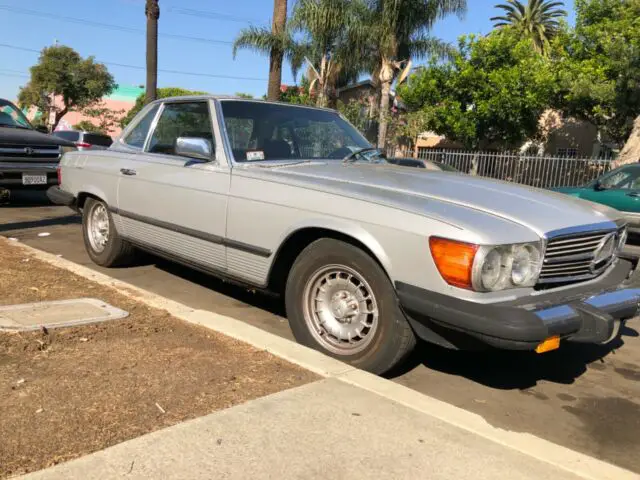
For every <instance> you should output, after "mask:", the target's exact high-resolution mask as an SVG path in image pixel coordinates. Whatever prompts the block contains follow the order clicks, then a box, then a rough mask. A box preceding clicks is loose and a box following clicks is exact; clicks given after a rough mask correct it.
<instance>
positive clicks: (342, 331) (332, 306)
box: [303, 265, 378, 355]
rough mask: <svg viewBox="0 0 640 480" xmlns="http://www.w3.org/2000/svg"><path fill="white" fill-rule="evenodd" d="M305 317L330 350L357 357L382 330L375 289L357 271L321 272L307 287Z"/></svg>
mask: <svg viewBox="0 0 640 480" xmlns="http://www.w3.org/2000/svg"><path fill="white" fill-rule="evenodd" d="M303 301H304V317H305V321H306V322H307V326H308V327H309V330H310V331H311V333H312V334H313V336H314V337H315V338H316V340H317V341H318V342H319V343H320V344H321V345H322V346H323V347H324V348H326V349H327V350H329V351H330V352H333V353H335V354H338V355H353V354H356V353H359V352H361V351H362V350H364V349H365V348H366V347H367V346H368V345H369V344H370V343H371V341H372V340H373V337H374V334H375V332H376V330H377V328H378V305H377V303H376V298H375V296H374V294H373V290H372V289H371V287H370V286H369V284H368V283H367V281H366V280H365V279H364V278H363V277H362V275H360V274H359V273H358V272H356V271H355V270H353V269H351V268H349V267H347V266H344V265H329V266H326V267H323V268H321V269H319V270H317V271H316V272H315V273H314V274H313V275H311V277H310V278H309V281H308V282H307V283H306V285H305V288H304V299H303Z"/></svg>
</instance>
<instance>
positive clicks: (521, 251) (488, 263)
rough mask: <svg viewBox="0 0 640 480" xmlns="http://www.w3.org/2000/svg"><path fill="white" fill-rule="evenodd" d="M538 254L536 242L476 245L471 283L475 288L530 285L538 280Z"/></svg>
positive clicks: (493, 289)
mask: <svg viewBox="0 0 640 480" xmlns="http://www.w3.org/2000/svg"><path fill="white" fill-rule="evenodd" d="M541 266H542V253H541V251H540V245H539V244H537V243H524V244H516V245H500V246H481V247H478V249H477V251H476V255H475V258H474V261H473V266H472V274H471V285H472V287H473V289H474V290H476V291H495V290H505V289H507V288H514V287H532V286H534V285H535V284H536V282H537V281H538V275H539V274H540V268H541Z"/></svg>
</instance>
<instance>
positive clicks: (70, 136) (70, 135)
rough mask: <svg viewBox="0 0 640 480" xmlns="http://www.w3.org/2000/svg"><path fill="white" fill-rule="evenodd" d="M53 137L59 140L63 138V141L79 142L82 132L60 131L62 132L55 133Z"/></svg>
mask: <svg viewBox="0 0 640 480" xmlns="http://www.w3.org/2000/svg"><path fill="white" fill-rule="evenodd" d="M53 135H54V136H56V137H58V138H62V139H63V140H69V141H70V142H77V141H78V139H79V138H80V132H66V131H60V132H53Z"/></svg>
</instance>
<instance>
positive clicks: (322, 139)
mask: <svg viewBox="0 0 640 480" xmlns="http://www.w3.org/2000/svg"><path fill="white" fill-rule="evenodd" d="M221 104H222V113H223V115H224V123H225V127H226V133H227V137H228V138H229V143H230V144H231V149H232V150H233V156H234V159H235V161H236V162H260V161H269V160H272V161H273V160H276V161H278V160H296V159H297V160H320V159H322V160H328V159H335V160H343V159H345V158H347V157H349V156H352V155H353V154H354V152H358V151H359V150H362V149H371V148H372V147H371V145H370V144H369V142H367V140H366V139H365V138H364V137H363V136H362V135H361V134H360V133H359V132H358V131H357V130H356V129H355V128H354V127H353V126H352V125H351V124H350V123H349V122H347V121H346V120H344V119H343V118H342V117H341V116H340V115H339V114H338V113H336V112H333V111H330V110H321V109H316V108H309V107H298V106H288V105H280V104H273V103H262V102H251V101H241V100H223V101H222V102H221ZM355 156H357V157H359V158H357V159H356V160H359V159H364V160H366V161H372V160H373V158H372V157H373V156H375V155H373V154H372V151H370V150H367V152H366V153H364V154H363V155H355ZM355 156H354V157H355Z"/></svg>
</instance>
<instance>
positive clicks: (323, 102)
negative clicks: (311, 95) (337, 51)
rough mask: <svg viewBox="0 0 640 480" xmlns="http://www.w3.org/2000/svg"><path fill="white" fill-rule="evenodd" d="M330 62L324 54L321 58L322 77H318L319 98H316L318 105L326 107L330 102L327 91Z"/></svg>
mask: <svg viewBox="0 0 640 480" xmlns="http://www.w3.org/2000/svg"><path fill="white" fill-rule="evenodd" d="M328 69H329V62H328V61H327V56H326V55H323V56H322V59H321V60H320V78H319V79H318V87H319V88H318V98H317V99H316V106H318V107H326V106H327V104H328V103H329V94H328V92H327V88H328V85H327V83H328V78H327V77H328V75H329V71H328Z"/></svg>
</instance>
